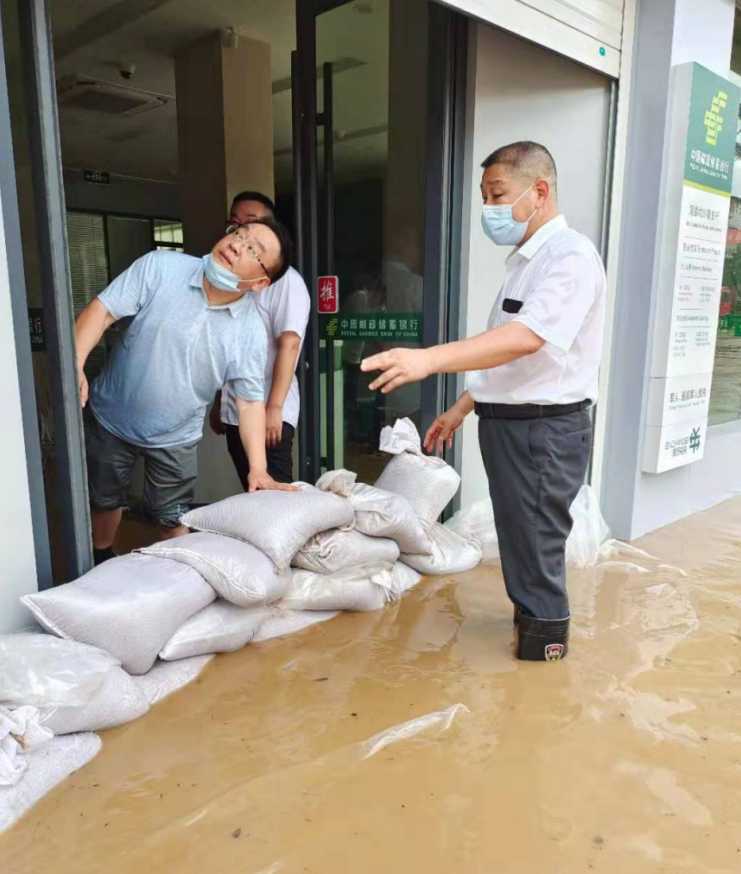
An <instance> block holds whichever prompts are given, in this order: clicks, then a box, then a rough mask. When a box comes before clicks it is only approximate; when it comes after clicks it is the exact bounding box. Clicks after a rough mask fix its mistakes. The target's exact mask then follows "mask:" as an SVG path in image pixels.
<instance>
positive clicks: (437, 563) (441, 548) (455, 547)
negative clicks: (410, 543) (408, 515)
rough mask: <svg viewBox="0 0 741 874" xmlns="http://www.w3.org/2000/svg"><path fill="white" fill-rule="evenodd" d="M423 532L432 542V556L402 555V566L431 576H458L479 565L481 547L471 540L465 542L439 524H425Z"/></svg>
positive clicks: (462, 538)
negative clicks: (424, 531) (425, 532)
mask: <svg viewBox="0 0 741 874" xmlns="http://www.w3.org/2000/svg"><path fill="white" fill-rule="evenodd" d="M425 530H426V531H427V533H428V535H429V537H430V540H431V541H432V554H431V555H407V554H403V555H402V556H401V560H402V561H403V562H404V564H406V565H409V567H412V568H414V569H415V570H417V571H419V572H420V573H423V574H428V575H432V576H435V575H437V576H439V575H441V574H460V573H463V572H464V571H470V570H472V569H473V568H475V567H477V566H478V565H479V564H481V547H480V546H479V545H478V544H477V543H475V542H474V541H473V540H466V539H465V538H464V537H461V536H460V534H456V533H455V531H451V530H450V529H449V528H446V527H445V526H444V525H441V524H440V523H439V522H426V523H425Z"/></svg>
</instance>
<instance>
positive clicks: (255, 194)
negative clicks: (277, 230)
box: [231, 191, 275, 214]
mask: <svg viewBox="0 0 741 874" xmlns="http://www.w3.org/2000/svg"><path fill="white" fill-rule="evenodd" d="M245 200H254V201H256V202H257V203H261V204H262V205H263V206H264V207H266V208H267V209H269V210H270V212H271V213H272V214H275V204H274V203H273V201H272V200H271V199H270V198H269V197H268V196H267V194H262V192H260V191H240V192H239V194H235V195H234V199H233V200H232V207H231V208H232V209H234V207H235V206H236V205H237V204H238V203H242V202H244V201H245Z"/></svg>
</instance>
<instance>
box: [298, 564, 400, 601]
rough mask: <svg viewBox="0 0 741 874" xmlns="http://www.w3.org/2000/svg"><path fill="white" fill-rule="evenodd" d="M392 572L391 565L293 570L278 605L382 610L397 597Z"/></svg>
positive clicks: (397, 593)
mask: <svg viewBox="0 0 741 874" xmlns="http://www.w3.org/2000/svg"><path fill="white" fill-rule="evenodd" d="M391 571H392V566H391V565H390V564H387V565H375V566H368V567H358V568H348V569H346V570H342V571H337V572H336V573H333V574H317V573H313V572H312V571H302V570H296V571H294V572H293V576H292V579H291V584H290V586H289V587H288V591H287V592H286V595H285V597H284V598H283V601H282V602H281V606H282V607H286V608H288V609H290V610H353V611H356V612H366V611H370V610H381V609H382V608H383V607H385V606H386V604H388V603H390V602H392V601H397V600H398V599H399V595H400V593H399V592H398V591H397V589H396V585H395V578H394V575H393V574H392V572H391Z"/></svg>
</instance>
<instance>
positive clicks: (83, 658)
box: [0, 632, 121, 707]
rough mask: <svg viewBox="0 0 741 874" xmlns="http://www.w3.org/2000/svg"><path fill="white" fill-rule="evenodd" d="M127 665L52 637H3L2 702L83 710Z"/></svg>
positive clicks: (30, 634) (0, 640) (0, 647)
mask: <svg viewBox="0 0 741 874" xmlns="http://www.w3.org/2000/svg"><path fill="white" fill-rule="evenodd" d="M120 664H121V662H120V661H119V660H118V659H117V658H114V657H113V656H112V655H110V653H107V652H104V651H103V650H102V649H96V648H95V647H93V646H87V645H86V644H84V643H78V642H77V641H74V640H61V639H60V638H58V637H55V636H54V635H51V634H42V633H39V632H28V633H26V632H22V633H19V634H3V635H0V702H2V703H7V704H14V705H23V704H30V705H33V706H35V707H55V706H58V705H66V706H74V707H80V706H83V705H85V704H87V702H88V701H89V700H90V699H91V698H92V697H93V695H95V693H96V692H97V691H98V689H99V688H100V686H101V684H102V683H103V680H104V679H105V677H106V675H107V674H108V673H109V672H110V671H112V670H113V669H114V668H116V667H118V666H119V665H120Z"/></svg>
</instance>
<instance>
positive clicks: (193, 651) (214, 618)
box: [160, 601, 272, 662]
mask: <svg viewBox="0 0 741 874" xmlns="http://www.w3.org/2000/svg"><path fill="white" fill-rule="evenodd" d="M271 615H272V613H271V610H270V608H269V607H235V606H234V604H229V603H228V602H227V601H214V603H213V604H209V605H208V607H204V608H203V610H201V612H200V613H196V615H195V616H191V618H190V619H189V620H188V621H187V622H186V623H185V625H183V626H182V628H179V629H178V630H177V631H176V632H175V634H173V636H172V637H171V638H170V640H168V641H167V643H166V644H165V646H164V647H163V648H162V651H161V652H160V658H161V659H163V661H166V662H171V661H176V660H177V659H187V658H191V657H192V656H197V655H206V654H207V653H212V652H234V651H235V650H238V649H242V647H243V646H246V645H247V644H248V643H249V642H250V641H251V640H252V639H253V638H254V636H255V634H256V633H257V631H258V629H259V628H260V626H261V625H262V623H263V622H265V621H266V620H267V619H269V618H270V616H271Z"/></svg>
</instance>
